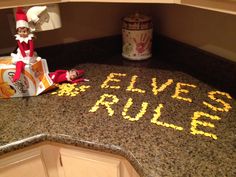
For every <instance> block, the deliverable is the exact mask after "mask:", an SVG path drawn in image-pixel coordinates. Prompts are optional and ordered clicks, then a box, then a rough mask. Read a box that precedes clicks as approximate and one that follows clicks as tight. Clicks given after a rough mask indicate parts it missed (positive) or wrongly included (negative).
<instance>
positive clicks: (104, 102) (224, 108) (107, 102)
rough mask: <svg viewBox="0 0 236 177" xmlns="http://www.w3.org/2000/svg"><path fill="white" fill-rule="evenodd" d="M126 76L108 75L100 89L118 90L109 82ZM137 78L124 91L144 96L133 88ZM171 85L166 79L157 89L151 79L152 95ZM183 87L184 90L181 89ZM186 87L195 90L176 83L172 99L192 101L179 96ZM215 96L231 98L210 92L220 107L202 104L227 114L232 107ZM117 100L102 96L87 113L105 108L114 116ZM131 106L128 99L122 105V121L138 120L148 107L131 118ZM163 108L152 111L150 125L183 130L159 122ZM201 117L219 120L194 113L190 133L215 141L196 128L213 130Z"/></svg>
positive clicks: (118, 80)
mask: <svg viewBox="0 0 236 177" xmlns="http://www.w3.org/2000/svg"><path fill="white" fill-rule="evenodd" d="M125 76H126V74H122V73H110V74H109V75H108V76H107V79H106V80H105V81H104V82H103V83H102V85H101V88H102V89H108V88H109V89H120V86H119V85H110V82H113V84H114V82H116V83H118V82H120V81H121V80H120V79H118V77H125ZM137 79H138V76H136V75H134V76H132V77H131V81H130V84H129V86H128V87H127V89H126V91H131V92H137V93H141V94H144V93H145V92H146V91H145V90H143V89H140V88H135V83H136V82H137ZM172 83H173V80H172V79H168V80H167V81H166V82H165V83H163V84H161V85H160V86H159V87H158V86H157V81H156V78H152V83H151V86H152V92H153V94H154V95H158V93H160V92H163V91H164V90H165V89H166V88H167V87H168V86H170V85H171V84H172ZM183 87H185V88H183ZM186 87H189V88H193V89H194V88H196V87H197V86H196V85H193V84H187V83H181V82H178V83H176V87H175V92H174V94H173V95H172V98H174V99H178V100H182V101H186V102H192V99H191V98H189V97H186V95H185V97H183V96H182V95H181V94H187V93H189V90H187V89H186ZM217 95H221V96H224V97H226V98H227V99H232V98H231V96H230V95H229V94H228V93H225V92H220V91H210V92H208V97H209V98H210V99H211V100H213V101H215V102H217V103H219V104H220V106H219V107H217V106H214V105H212V104H210V103H208V102H206V101H204V102H203V105H204V106H206V107H208V108H209V109H211V110H213V111H216V112H217V111H220V112H228V111H229V110H230V109H231V108H232V107H231V106H230V104H229V103H226V102H225V101H223V100H222V99H219V98H217ZM118 101H119V98H118V97H117V96H116V95H112V94H103V95H102V96H101V97H100V99H99V100H97V102H96V104H95V105H94V106H93V107H92V108H91V109H90V110H89V112H96V111H97V110H98V109H99V108H100V106H105V107H106V109H107V111H108V115H109V116H113V114H114V110H113V109H112V107H111V106H112V105H113V104H116V103H118ZM132 105H133V99H132V98H129V99H128V100H127V103H126V104H125V105H124V108H123V111H122V116H123V118H124V119H127V120H129V121H138V120H139V119H140V118H142V117H143V116H144V114H145V113H146V109H147V107H148V103H147V102H142V104H141V109H140V110H139V112H138V113H137V114H136V116H134V117H131V116H130V115H128V110H129V109H130V107H131V106H132ZM163 108H164V105H163V104H159V105H158V106H157V107H156V108H155V109H154V114H153V117H152V118H151V123H153V124H156V125H158V126H164V127H167V128H173V129H175V130H179V131H182V130H183V129H184V128H183V127H181V126H177V125H174V124H170V123H166V122H163V121H161V120H160V117H161V109H163ZM201 117H205V118H208V119H211V120H220V119H221V118H220V117H219V116H216V115H210V114H207V113H204V112H200V111H196V112H194V113H193V116H192V121H191V128H190V131H191V132H190V133H191V134H193V135H196V134H200V135H204V136H207V137H211V138H213V139H217V136H216V135H215V134H213V133H208V132H203V131H201V130H198V129H197V127H198V126H205V127H210V128H214V127H215V125H214V124H212V123H210V122H206V121H201V120H199V119H200V118H201Z"/></svg>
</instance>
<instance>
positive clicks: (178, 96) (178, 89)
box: [172, 82, 197, 102]
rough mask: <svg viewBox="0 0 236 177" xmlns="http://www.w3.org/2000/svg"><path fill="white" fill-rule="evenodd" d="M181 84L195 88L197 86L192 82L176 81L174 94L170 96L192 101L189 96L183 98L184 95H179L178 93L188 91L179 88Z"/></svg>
mask: <svg viewBox="0 0 236 177" xmlns="http://www.w3.org/2000/svg"><path fill="white" fill-rule="evenodd" d="M182 86H187V87H192V88H196V87H197V86H196V85H193V84H185V83H181V82H178V83H177V84H176V88H175V94H174V95H172V98H176V99H179V100H184V101H188V102H192V99H191V98H185V97H181V96H180V93H189V91H188V90H185V89H182V88H181V87H182Z"/></svg>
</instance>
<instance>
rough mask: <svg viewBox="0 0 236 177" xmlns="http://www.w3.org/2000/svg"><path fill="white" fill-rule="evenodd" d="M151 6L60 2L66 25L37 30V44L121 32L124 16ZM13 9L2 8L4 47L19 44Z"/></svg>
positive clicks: (78, 39)
mask: <svg viewBox="0 0 236 177" xmlns="http://www.w3.org/2000/svg"><path fill="white" fill-rule="evenodd" d="M149 7H150V6H149V5H144V4H107V3H66V4H60V10H61V19H62V28H60V29H57V30H53V31H45V32H40V33H36V35H37V40H36V41H35V44H36V46H37V47H41V46H50V45H55V44H60V43H69V42H75V41H81V40H86V39H93V38H99V37H105V36H112V35H117V34H120V33H121V18H122V17H124V16H126V15H128V14H130V13H133V12H135V11H141V12H144V13H146V14H149V13H150V12H149V11H150V10H149V9H150V8H149ZM11 12H12V10H2V11H1V10H0V26H1V28H0V31H1V33H0V38H2V37H3V38H4V41H5V42H0V50H1V49H2V50H3V49H8V48H11V47H12V46H15V40H14V38H13V37H12V35H13V34H11V33H10V29H9V25H8V20H7V15H6V14H7V13H11ZM149 15H150V14H149ZM2 24H3V25H2ZM2 26H4V28H2ZM4 51H5V50H4ZM0 53H1V51H0Z"/></svg>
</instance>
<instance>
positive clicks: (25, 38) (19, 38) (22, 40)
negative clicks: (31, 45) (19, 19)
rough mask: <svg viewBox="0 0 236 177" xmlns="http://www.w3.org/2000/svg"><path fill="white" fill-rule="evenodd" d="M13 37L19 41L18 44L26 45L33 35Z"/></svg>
mask: <svg viewBox="0 0 236 177" xmlns="http://www.w3.org/2000/svg"><path fill="white" fill-rule="evenodd" d="M15 37H16V40H19V41H20V43H22V42H25V43H28V41H29V40H32V38H33V37H34V35H33V34H29V35H28V36H27V37H20V35H19V34H16V35H15Z"/></svg>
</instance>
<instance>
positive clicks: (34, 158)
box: [0, 149, 48, 177]
mask: <svg viewBox="0 0 236 177" xmlns="http://www.w3.org/2000/svg"><path fill="white" fill-rule="evenodd" d="M0 177H48V175H47V171H46V168H45V164H44V162H43V160H42V155H41V151H40V150H39V149H34V150H29V151H27V152H21V153H17V154H14V155H11V156H9V157H5V158H2V159H0Z"/></svg>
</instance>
